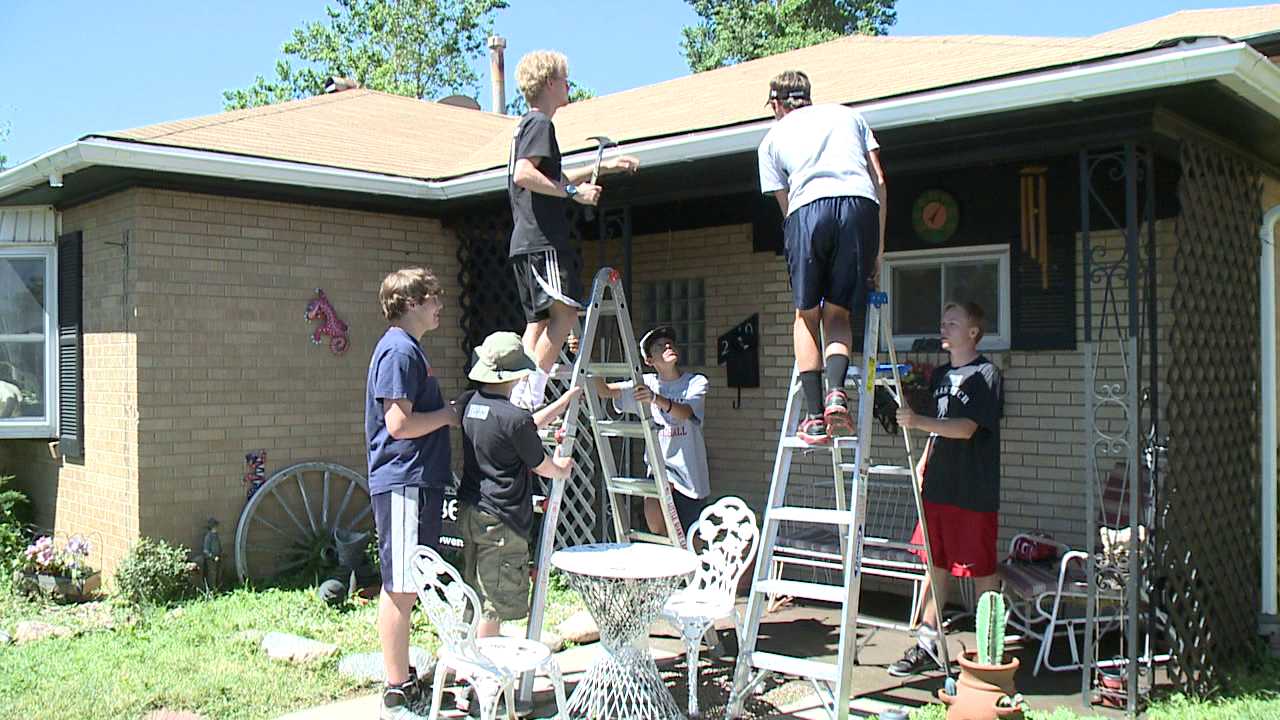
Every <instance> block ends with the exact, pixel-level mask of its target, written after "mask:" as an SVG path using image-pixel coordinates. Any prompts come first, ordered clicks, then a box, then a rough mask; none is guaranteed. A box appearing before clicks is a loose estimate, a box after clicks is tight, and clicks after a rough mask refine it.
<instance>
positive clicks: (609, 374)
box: [587, 362, 635, 378]
mask: <svg viewBox="0 0 1280 720" xmlns="http://www.w3.org/2000/svg"><path fill="white" fill-rule="evenodd" d="M587 370H589V371H590V372H591V374H593V375H599V376H600V377H604V378H630V377H631V373H632V372H633V371H634V370H635V368H633V367H631V366H630V365H628V364H626V363H619V362H593V363H590V364H588V365H587Z"/></svg>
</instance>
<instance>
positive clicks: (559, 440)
mask: <svg viewBox="0 0 1280 720" xmlns="http://www.w3.org/2000/svg"><path fill="white" fill-rule="evenodd" d="M579 316H580V319H581V320H582V323H581V327H580V332H578V353H577V356H576V357H575V358H574V361H573V366H572V370H571V371H570V372H569V376H568V383H569V384H568V388H567V390H566V391H568V390H572V389H573V388H582V394H580V395H579V396H578V397H576V398H574V399H573V400H572V401H571V402H570V403H569V407H567V408H566V409H565V412H564V415H563V418H564V419H563V422H562V423H561V424H560V425H559V426H558V427H556V429H555V430H554V431H553V435H552V442H554V444H555V453H556V455H557V456H558V457H565V456H567V455H570V454H572V453H573V450H574V447H575V440H576V438H577V436H578V433H579V432H580V431H581V429H582V428H581V424H580V422H579V418H580V417H581V413H580V406H579V404H580V403H581V402H583V401H585V402H586V403H587V408H588V418H589V424H590V426H591V433H592V435H593V436H594V438H595V449H596V454H597V455H598V457H599V459H600V466H599V467H600V471H601V476H602V479H603V482H604V486H605V491H606V492H607V493H608V496H609V508H610V510H611V511H612V515H613V528H614V534H615V537H616V538H617V540H618V542H653V543H661V544H664V545H672V546H674V547H684V544H685V537H684V529H683V528H682V527H681V525H680V517H679V515H678V514H677V513H676V506H675V502H674V500H672V498H671V492H672V491H671V484H670V483H669V482H667V466H666V460H665V458H664V456H663V453H662V447H661V446H660V445H659V444H658V428H657V427H656V426H655V425H654V423H653V418H652V415H651V414H650V412H649V407H648V405H647V404H645V403H641V404H640V406H639V408H638V415H639V419H637V420H619V419H612V418H611V417H610V416H609V415H608V414H607V413H606V412H605V406H604V400H603V399H601V398H600V397H598V396H597V395H596V393H595V390H594V388H592V387H591V378H592V377H601V378H603V379H605V380H606V381H609V380H612V381H615V382H616V381H619V380H630V381H631V382H632V383H633V385H634V386H636V387H638V386H639V385H641V384H642V383H643V374H642V371H641V367H640V353H639V348H638V347H637V345H636V342H637V341H636V336H635V333H634V331H633V329H632V325H631V316H630V314H629V312H628V311H627V300H626V295H625V293H624V292H623V289H622V275H621V274H620V273H619V272H618V271H617V270H614V269H613V268H608V267H606V268H601V269H600V271H599V272H597V273H596V276H595V279H594V281H593V282H592V284H591V297H590V298H589V300H588V301H587V305H586V309H585V310H584V311H582V312H581V313H579ZM605 317H612V318H614V320H615V321H616V326H617V335H618V340H619V345H621V347H622V355H623V357H624V358H625V361H624V362H597V361H594V360H592V354H593V350H594V349H595V344H596V340H597V339H598V338H597V335H598V334H599V333H600V320H601V319H602V318H605ZM562 357H563V356H562ZM626 440H639V441H642V442H643V443H644V456H645V460H646V464H647V466H648V468H649V476H648V477H626V476H622V475H620V474H619V472H618V464H617V462H616V460H615V457H614V442H618V443H619V444H625V441H626ZM624 451H625V448H624ZM565 482H566V481H565V480H564V479H557V480H552V482H551V492H550V493H549V495H548V496H547V500H546V507H545V509H544V510H543V516H542V533H541V537H540V538H539V542H538V552H537V556H536V562H537V568H538V570H537V579H536V581H535V582H534V585H533V600H532V602H531V603H530V607H529V627H528V633H527V637H528V638H529V639H531V640H539V639H541V637H542V623H543V619H544V616H545V613H546V604H547V580H548V575H549V573H550V570H551V563H550V558H551V553H552V552H554V550H555V539H556V527H557V525H558V523H559V519H560V504H561V502H562V500H563V499H564V488H565ZM632 497H639V498H650V497H651V498H657V500H658V503H659V505H660V506H661V507H662V515H663V517H664V518H666V526H667V532H666V534H665V535H657V534H654V533H651V532H648V531H647V530H641V529H637V528H633V527H632V526H631V513H630V505H629V504H628V503H629V498H632ZM532 693H533V674H532V673H526V674H525V675H524V677H523V678H522V679H521V683H520V701H521V703H527V702H528V701H529V700H530V698H531V697H532Z"/></svg>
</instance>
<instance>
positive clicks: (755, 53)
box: [680, 0, 898, 72]
mask: <svg viewBox="0 0 1280 720" xmlns="http://www.w3.org/2000/svg"><path fill="white" fill-rule="evenodd" d="M896 2H897V0H688V3H689V4H690V5H692V6H693V10H694V12H696V13H698V16H699V17H700V18H701V20H699V22H698V24H697V25H692V26H688V27H685V28H684V30H683V32H684V40H682V41H681V42H680V47H681V48H682V49H683V50H684V56H685V60H687V61H688V63H689V68H690V69H691V70H693V71H694V72H702V71H703V70H711V69H713V68H718V67H724V66H725V65H733V64H736V63H740V62H744V61H746V60H755V59H756V58H762V57H767V56H769V55H776V54H778V53H780V52H786V51H788V50H795V49H797V48H802V47H808V46H810V45H816V44H818V43H821V42H826V41H828V40H834V39H835V38H838V37H843V36H845V35H852V34H861V35H883V34H885V33H886V32H888V30H889V27H890V26H891V25H893V24H894V23H895V22H896V21H897V19H898V14H897V11H896V10H895V9H894V5H895V4H896Z"/></svg>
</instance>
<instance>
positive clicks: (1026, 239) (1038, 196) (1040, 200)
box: [1019, 165, 1049, 290]
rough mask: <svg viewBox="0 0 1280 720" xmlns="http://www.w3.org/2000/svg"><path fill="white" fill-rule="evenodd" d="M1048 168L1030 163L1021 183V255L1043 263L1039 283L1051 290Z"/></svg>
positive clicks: (1021, 176)
mask: <svg viewBox="0 0 1280 720" xmlns="http://www.w3.org/2000/svg"><path fill="white" fill-rule="evenodd" d="M1048 174H1049V169H1048V168H1047V167H1045V166H1043V165H1028V166H1027V167H1024V168H1022V171H1021V172H1020V173H1019V181H1020V183H1021V188H1022V193H1021V214H1022V254H1023V255H1026V256H1027V257H1030V258H1031V259H1032V260H1035V261H1037V262H1039V263H1040V285H1041V287H1043V288H1044V289H1046V290H1048V289H1049V212H1048V208H1049V190H1048V182H1047V177H1048Z"/></svg>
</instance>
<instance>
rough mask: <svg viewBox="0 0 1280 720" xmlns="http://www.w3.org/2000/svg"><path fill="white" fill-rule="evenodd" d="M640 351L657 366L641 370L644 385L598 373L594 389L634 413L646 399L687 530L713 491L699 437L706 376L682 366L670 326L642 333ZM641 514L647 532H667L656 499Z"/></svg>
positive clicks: (704, 446)
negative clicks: (607, 379) (607, 380)
mask: <svg viewBox="0 0 1280 720" xmlns="http://www.w3.org/2000/svg"><path fill="white" fill-rule="evenodd" d="M640 354H641V356H643V357H644V361H645V363H646V364H648V365H650V366H652V367H653V369H654V370H656V371H657V372H656V373H645V375H644V378H643V380H644V387H638V388H633V387H632V383H630V382H623V383H613V384H606V383H605V382H604V380H603V379H601V378H599V377H597V378H595V388H596V393H597V394H599V395H601V396H603V397H609V398H612V399H613V401H614V406H615V407H617V408H618V411H619V412H624V413H635V412H638V411H639V407H640V403H642V402H647V403H649V404H650V406H651V411H652V413H653V421H654V424H655V425H657V426H658V442H659V443H660V444H661V445H662V455H663V457H665V458H666V469H667V479H668V480H670V481H671V490H672V492H671V499H672V500H674V501H675V506H676V513H677V515H679V517H680V524H681V525H683V526H684V530H685V532H688V530H689V526H690V525H692V524H693V523H694V522H695V521H697V519H698V515H699V514H700V513H701V512H702V508H703V506H704V505H706V502H707V496H709V495H710V494H711V478H710V473H709V472H708V470H707V443H706V440H704V439H703V436H702V423H703V418H704V417H705V409H706V395H707V377H706V376H705V375H702V374H700V373H690V372H683V371H681V370H680V368H679V365H678V364H679V362H680V353H679V351H678V350H677V349H676V333H675V330H674V329H673V328H671V327H668V326H660V327H656V328H654V329H652V330H650V331H649V332H647V333H645V335H644V337H642V338H640ZM628 391H630V392H628ZM644 516H645V521H646V522H647V523H648V525H649V531H650V532H653V533H656V534H663V533H665V532H666V521H665V519H664V518H663V516H662V507H661V506H660V505H659V504H658V501H657V499H656V498H645V501H644Z"/></svg>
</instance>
